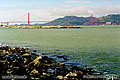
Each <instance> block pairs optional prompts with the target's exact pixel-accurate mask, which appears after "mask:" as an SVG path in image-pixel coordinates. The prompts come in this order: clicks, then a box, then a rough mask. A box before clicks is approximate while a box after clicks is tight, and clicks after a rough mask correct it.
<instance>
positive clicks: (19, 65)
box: [0, 45, 113, 80]
mask: <svg viewBox="0 0 120 80" xmlns="http://www.w3.org/2000/svg"><path fill="white" fill-rule="evenodd" d="M56 56H57V58H61V59H64V60H69V58H68V57H67V56H63V55H56ZM0 65H2V66H1V68H0V71H2V74H1V75H0V76H1V78H2V76H6V75H8V76H11V75H12V76H14V75H18V76H21V75H22V76H27V79H47V80H59V79H64V80H68V79H75V80H77V79H78V80H80V79H82V80H84V79H85V80H88V79H86V78H85V76H86V75H93V76H101V75H107V74H109V72H107V70H105V71H103V72H102V71H98V70H96V69H94V68H91V67H85V66H78V65H77V64H72V63H65V62H57V61H56V59H55V58H51V57H50V56H47V55H42V54H40V55H38V54H36V53H35V51H34V52H32V51H29V49H28V48H20V47H14V48H13V47H10V46H8V45H7V46H1V47H0ZM79 65H80V64H79ZM112 74H113V73H112ZM88 78H89V80H92V79H90V77H88ZM98 79H100V80H103V78H97V79H95V80H98Z"/></svg>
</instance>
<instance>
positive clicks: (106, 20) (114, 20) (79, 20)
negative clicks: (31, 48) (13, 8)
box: [21, 14, 120, 26]
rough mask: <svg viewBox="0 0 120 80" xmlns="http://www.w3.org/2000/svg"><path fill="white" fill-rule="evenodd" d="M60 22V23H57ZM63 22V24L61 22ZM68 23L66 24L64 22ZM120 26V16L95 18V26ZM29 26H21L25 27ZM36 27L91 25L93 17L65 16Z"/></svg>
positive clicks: (112, 15)
mask: <svg viewBox="0 0 120 80" xmlns="http://www.w3.org/2000/svg"><path fill="white" fill-rule="evenodd" d="M57 21H58V22H57ZM59 21H61V22H59ZM64 21H66V22H64ZM69 21H73V22H69ZM106 24H107V25H120V14H110V15H107V16H102V17H98V18H97V17H93V25H106ZM25 25H27V24H21V26H25ZM33 25H34V26H77V25H91V17H77V16H65V17H63V18H58V19H55V20H53V21H51V22H48V23H44V24H39V23H38V24H33Z"/></svg>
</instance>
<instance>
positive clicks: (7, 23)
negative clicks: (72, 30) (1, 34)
mask: <svg viewBox="0 0 120 80" xmlns="http://www.w3.org/2000/svg"><path fill="white" fill-rule="evenodd" d="M36 22H37V23H39V22H84V23H85V22H88V21H48V20H47V21H39V20H34V21H32V20H30V13H28V14H27V21H23V20H22V21H7V22H1V25H4V24H6V26H9V24H10V23H27V25H28V26H30V25H31V23H36ZM90 22H91V26H92V25H93V14H91V21H90Z"/></svg>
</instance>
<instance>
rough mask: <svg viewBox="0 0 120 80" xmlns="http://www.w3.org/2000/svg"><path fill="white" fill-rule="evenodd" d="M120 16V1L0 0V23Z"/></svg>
mask: <svg viewBox="0 0 120 80" xmlns="http://www.w3.org/2000/svg"><path fill="white" fill-rule="evenodd" d="M28 12H30V14H31V19H32V20H53V19H55V18H58V17H64V16H90V14H91V13H93V14H94V16H96V17H99V16H104V15H107V14H120V0H0V21H11V20H27V13H28Z"/></svg>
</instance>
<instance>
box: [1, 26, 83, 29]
mask: <svg viewBox="0 0 120 80" xmlns="http://www.w3.org/2000/svg"><path fill="white" fill-rule="evenodd" d="M2 28H29V29H40V28H43V29H62V28H81V27H80V26H3V27H2Z"/></svg>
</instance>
